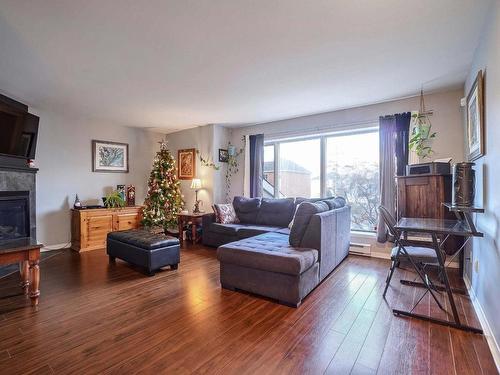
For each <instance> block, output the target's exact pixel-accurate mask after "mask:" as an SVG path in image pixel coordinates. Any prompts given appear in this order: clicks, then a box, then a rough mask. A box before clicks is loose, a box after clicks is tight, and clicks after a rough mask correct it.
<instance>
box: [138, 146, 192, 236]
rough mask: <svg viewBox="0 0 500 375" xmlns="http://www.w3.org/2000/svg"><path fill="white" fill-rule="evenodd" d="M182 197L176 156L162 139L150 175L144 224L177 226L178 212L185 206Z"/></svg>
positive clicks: (166, 226) (150, 225)
mask: <svg viewBox="0 0 500 375" xmlns="http://www.w3.org/2000/svg"><path fill="white" fill-rule="evenodd" d="M182 198H183V197H182V194H181V189H180V181H179V180H178V179H177V168H176V167H175V160H174V157H173V156H172V154H171V153H170V151H169V150H168V149H167V144H166V142H164V141H161V142H160V151H158V152H157V153H156V156H155V158H154V160H153V170H152V171H151V174H150V176H149V182H148V196H147V197H146V200H145V201H144V210H143V219H142V224H143V225H144V226H145V227H158V226H161V227H163V228H165V229H167V228H175V227H176V226H177V214H178V213H179V211H181V210H182V207H183V206H184V201H183V200H182Z"/></svg>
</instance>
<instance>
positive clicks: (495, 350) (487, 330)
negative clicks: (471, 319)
mask: <svg viewBox="0 0 500 375" xmlns="http://www.w3.org/2000/svg"><path fill="white" fill-rule="evenodd" d="M464 282H465V287H466V288H467V291H468V292H469V296H470V300H471V302H472V306H473V307H474V311H475V312H476V315H477V318H478V319H479V324H481V328H482V329H483V332H484V337H485V338H486V342H487V343H488V347H489V348H490V351H491V355H492V356H493V360H494V361H495V365H496V366H497V371H498V372H499V373H500V346H499V345H498V342H497V340H496V338H495V336H493V332H492V330H491V326H490V323H489V322H488V319H487V318H486V315H485V313H484V310H483V308H482V306H481V304H480V303H479V299H478V298H477V296H476V293H475V292H474V289H473V288H472V285H471V282H470V280H469V279H468V278H467V276H464Z"/></svg>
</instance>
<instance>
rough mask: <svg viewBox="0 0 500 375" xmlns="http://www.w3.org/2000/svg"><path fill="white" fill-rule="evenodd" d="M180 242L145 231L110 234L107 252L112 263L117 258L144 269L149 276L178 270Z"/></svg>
mask: <svg viewBox="0 0 500 375" xmlns="http://www.w3.org/2000/svg"><path fill="white" fill-rule="evenodd" d="M179 248H180V247H179V240H178V239H177V238H175V237H170V236H165V235H164V234H154V233H151V232H149V231H147V230H143V229H130V230H122V231H117V232H110V233H108V238H107V246H106V251H107V254H108V256H109V260H110V262H114V261H115V258H119V259H122V260H124V261H126V262H128V263H131V264H133V265H136V266H139V267H143V268H144V269H145V270H146V273H147V274H148V275H149V276H154V273H155V271H156V270H158V269H160V268H162V267H165V266H170V267H171V268H172V269H177V267H178V264H179V262H180V253H179Z"/></svg>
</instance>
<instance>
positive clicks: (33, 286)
mask: <svg viewBox="0 0 500 375" xmlns="http://www.w3.org/2000/svg"><path fill="white" fill-rule="evenodd" d="M30 279H31V283H30V298H31V305H32V306H36V305H38V297H39V296H40V289H39V288H40V266H39V261H38V260H34V261H31V262H30Z"/></svg>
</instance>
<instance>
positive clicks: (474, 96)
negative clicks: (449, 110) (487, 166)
mask: <svg viewBox="0 0 500 375" xmlns="http://www.w3.org/2000/svg"><path fill="white" fill-rule="evenodd" d="M483 103H484V102H483V72H482V71H481V70H480V71H479V72H478V73H477V77H476V80H475V81H474V84H473V85H472V88H471V89H470V92H469V95H467V130H466V131H467V134H466V139H467V146H468V147H467V148H468V160H469V161H474V160H476V159H479V158H480V157H481V156H483V155H484V104H483Z"/></svg>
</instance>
